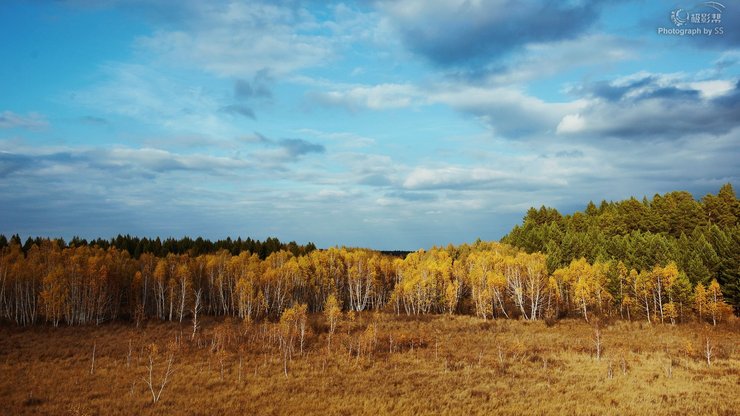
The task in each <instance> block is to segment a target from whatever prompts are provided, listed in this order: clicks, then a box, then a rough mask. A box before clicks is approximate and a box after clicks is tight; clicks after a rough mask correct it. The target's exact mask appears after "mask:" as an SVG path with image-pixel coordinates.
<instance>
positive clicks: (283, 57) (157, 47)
mask: <svg viewBox="0 0 740 416" xmlns="http://www.w3.org/2000/svg"><path fill="white" fill-rule="evenodd" d="M196 11H197V13H193V15H192V20H191V21H190V22H189V24H188V25H187V26H186V27H185V28H182V29H180V30H160V31H158V32H155V33H154V34H152V35H150V36H144V37H141V38H139V39H138V41H137V45H138V47H139V48H140V49H141V50H142V51H144V52H148V53H152V54H153V55H154V57H155V59H156V60H158V61H160V62H163V63H166V64H168V65H172V66H175V67H195V68H198V69H203V70H206V71H208V72H210V73H212V74H215V75H218V76H227V77H252V76H254V75H255V74H256V73H257V72H259V71H261V70H269V71H270V73H273V74H277V75H282V74H286V73H290V72H293V71H295V70H297V69H300V68H306V67H311V66H317V65H324V64H325V63H326V62H327V61H328V60H329V59H330V58H331V57H332V55H333V52H332V48H333V45H332V41H331V40H330V39H329V38H328V37H327V36H321V35H318V34H310V32H311V31H312V30H313V29H315V28H316V27H317V23H316V22H315V21H314V19H313V17H312V16H311V15H310V14H309V13H308V12H307V11H305V10H303V9H295V8H293V7H290V6H285V5H281V4H280V3H274V4H273V3H266V2H265V3H263V2H250V3H241V2H228V3H225V4H223V5H213V4H210V3H203V4H202V6H198V7H197V10H196Z"/></svg>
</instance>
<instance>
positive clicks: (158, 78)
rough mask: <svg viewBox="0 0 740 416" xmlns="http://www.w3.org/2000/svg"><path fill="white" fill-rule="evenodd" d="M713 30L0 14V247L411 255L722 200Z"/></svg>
mask: <svg viewBox="0 0 740 416" xmlns="http://www.w3.org/2000/svg"><path fill="white" fill-rule="evenodd" d="M723 6H726V7H723V8H721V9H716V11H714V12H713V13H719V14H721V19H720V22H714V23H711V24H709V23H703V24H702V23H691V22H690V21H689V22H686V23H684V24H681V25H680V26H679V25H677V24H676V22H673V21H672V20H671V12H674V11H676V10H679V9H681V11H679V14H678V16H679V17H685V16H689V15H690V14H692V13H700V12H707V11H708V10H709V9H708V6H706V5H703V4H702V3H697V2H687V3H681V2H675V3H673V2H667V1H660V2H656V1H619V2H616V1H614V2H612V1H592V2H586V1H563V2H552V1H526V2H521V1H506V0H491V1H484V0H431V1H430V0H393V1H390V0H389V1H383V0H378V1H371V0H365V1H358V2H349V1H348V2H334V1H300V0H292V1H287V0H286V1H282V2H281V1H272V2H267V1H266V2H259V1H212V2H204V1H196V0H181V1H165V0H100V1H93V0H67V1H63V0H59V1H15V0H6V1H3V2H2V3H0V39H2V43H0V62H2V64H0V233H3V234H6V235H10V234H13V233H20V234H21V235H23V236H27V235H42V236H62V237H65V238H70V237H71V236H73V235H80V236H83V237H87V238H91V237H99V236H101V237H111V236H114V235H116V234H119V233H121V234H132V235H139V236H162V237H167V236H174V237H181V236H184V235H189V236H193V237H194V236H199V235H200V236H204V237H208V238H212V239H215V238H225V237H226V236H232V237H236V236H242V237H247V236H251V237H253V238H259V239H264V238H266V237H268V236H276V237H278V238H280V239H284V240H296V241H298V242H301V243H305V242H308V241H313V242H315V243H316V244H317V245H318V246H320V247H327V246H332V245H349V246H365V247H372V248H377V249H416V248H419V247H430V246H432V245H445V244H447V243H455V244H457V243H462V242H470V241H473V240H475V239H476V238H482V239H484V240H492V239H498V238H500V237H501V236H502V235H503V234H505V233H506V232H507V231H508V230H509V229H510V228H511V227H512V226H513V225H514V224H516V223H518V222H519V221H520V220H521V218H522V216H523V215H524V213H525V211H526V209H527V208H528V207H530V206H540V205H542V204H544V205H548V206H554V207H557V208H558V209H560V210H562V211H564V212H572V211H573V210H575V209H582V208H583V207H584V206H585V204H586V203H587V202H588V201H589V200H594V201H600V200H601V199H607V200H618V199H623V198H626V197H629V196H631V195H636V196H638V197H641V196H643V195H647V196H652V195H653V194H655V193H663V192H668V191H672V190H688V191H690V192H692V193H693V194H694V195H695V196H697V197H701V196H702V195H705V194H706V193H709V192H713V193H716V192H717V190H718V189H719V187H720V186H721V185H722V184H724V183H727V182H730V183H732V184H733V185H734V186H736V187H737V186H738V182H739V181H738V177H739V174H740V168H739V166H740V164H739V163H738V162H737V161H738V160H740V83H739V79H740V48H739V47H740V31H738V29H737V28H739V27H740V24H739V21H740V4H737V3H735V2H731V3H730V2H727V3H725V4H723ZM710 11H711V10H710ZM661 27H663V28H667V29H673V30H676V29H687V28H697V29H700V30H705V29H706V30H709V31H710V32H719V30H717V28H722V30H721V32H722V33H721V34H720V33H712V35H711V36H708V35H704V34H703V32H702V35H696V36H691V35H684V36H680V35H665V34H658V28H661Z"/></svg>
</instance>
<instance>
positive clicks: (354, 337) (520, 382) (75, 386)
mask: <svg viewBox="0 0 740 416" xmlns="http://www.w3.org/2000/svg"><path fill="white" fill-rule="evenodd" d="M280 331H281V328H280V324H278V323H259V324H257V323H255V324H250V323H246V324H245V323H243V322H242V321H240V320H230V319H226V320H223V319H214V318H205V319H203V320H202V323H201V324H200V328H199V329H198V331H197V333H196V334H195V336H193V328H192V325H190V324H186V322H183V323H182V324H179V323H160V322H158V321H148V322H143V323H142V325H141V326H140V327H138V328H137V327H136V326H135V325H133V324H124V323H110V324H104V325H99V326H83V327H64V326H62V327H58V328H53V327H51V326H34V327H29V328H20V327H16V326H12V325H7V324H4V325H2V326H0V374H1V375H2V376H0V412H2V413H3V414H7V415H24V414H58V415H64V414H68V415H131V414H141V415H156V414H176V415H179V414H182V415H219V414H223V415H228V414H266V415H271V414H328V415H345V414H351V415H357V414H368V415H375V414H409V415H410V414H504V415H506V414H512V415H513V414H516V415H520V414H571V415H573V414H574V415H592V414H593V415H596V414H599V415H617V414H619V415H630V414H635V415H637V414H652V415H663V414H666V415H668V414H716V415H733V414H738V413H740V395H738V391H740V323H738V320H737V319H734V318H733V319H732V320H730V322H726V323H722V324H720V325H717V326H707V325H703V324H699V323H685V324H680V325H670V324H652V325H651V324H648V323H647V322H646V321H642V322H627V321H612V322H609V321H601V322H594V321H593V320H592V322H591V323H586V322H584V321H583V320H573V319H565V320H560V321H547V322H545V321H543V320H538V321H520V320H487V321H484V320H482V319H480V318H475V317H471V316H459V315H427V316H411V317H409V316H405V315H400V316H399V315H395V314H391V313H377V312H369V313H363V314H359V315H354V314H352V315H343V316H342V319H341V320H340V321H339V323H338V325H337V327H336V331H335V332H334V333H333V335H332V336H331V340H330V339H329V338H330V335H329V326H328V323H327V322H326V321H325V320H324V316H322V315H309V318H308V322H307V328H306V332H305V336H304V337H303V342H302V344H303V345H302V347H301V338H300V337H299V335H298V334H297V333H296V334H295V337H291V339H290V342H289V343H287V342H285V339H284V338H282V337H281V336H280ZM301 348H302V351H301ZM707 356H709V358H707ZM170 359H171V361H168V360H170ZM168 364H170V365H169V375H168V377H167V380H166V383H165V384H164V387H162V381H163V377H164V376H165V375H166V374H167V373H168ZM150 365H151V379H150V378H149V375H150ZM147 381H151V383H152V387H151V388H150V386H149V385H148V384H147ZM160 390H161V393H160ZM158 394H159V397H158V400H157V401H156V402H155V401H154V398H155V397H156V396H157V395H158Z"/></svg>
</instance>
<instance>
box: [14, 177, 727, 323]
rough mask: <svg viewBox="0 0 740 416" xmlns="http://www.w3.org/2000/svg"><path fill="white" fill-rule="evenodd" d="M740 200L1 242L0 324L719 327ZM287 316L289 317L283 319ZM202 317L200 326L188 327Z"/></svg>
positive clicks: (660, 199) (673, 200)
mask: <svg viewBox="0 0 740 416" xmlns="http://www.w3.org/2000/svg"><path fill="white" fill-rule="evenodd" d="M738 218H740V202H738V200H737V197H736V195H735V192H734V190H733V188H732V186H731V185H729V184H727V185H724V186H723V187H722V188H721V189H720V191H719V193H718V194H717V195H711V194H710V195H707V196H705V197H703V198H702V199H701V200H700V201H697V200H694V198H693V197H692V196H691V194H689V193H688V192H671V193H668V194H665V195H655V196H654V197H653V198H652V200H648V199H647V198H644V199H643V200H642V201H638V200H636V199H634V198H632V199H629V200H626V201H621V202H602V203H601V204H600V206H599V207H596V206H595V205H594V204H593V203H590V204H589V205H588V206H587V207H586V210H585V211H584V212H576V213H574V214H572V215H566V216H563V215H561V214H560V213H559V212H558V211H557V210H555V209H553V208H546V207H542V208H540V209H534V208H532V209H530V210H529V211H528V212H527V214H526V216H525V217H524V222H523V224H522V225H521V226H516V227H514V229H513V230H512V231H511V232H510V233H509V234H508V235H507V236H505V237H504V238H503V239H502V242H500V243H497V242H483V241H476V242H475V243H474V244H463V245H460V246H452V245H449V246H447V247H444V248H442V247H440V248H438V247H434V248H432V249H430V250H419V251H416V252H412V253H406V252H385V253H384V252H379V251H373V250H368V249H359V248H344V247H343V248H336V247H335V248H329V249H326V250H318V249H316V248H315V246H314V245H313V244H311V243H309V244H307V245H305V246H300V245H298V244H296V243H294V242H291V243H287V244H283V243H281V242H280V241H279V240H277V239H267V240H266V241H265V242H259V241H256V240H251V239H247V240H241V239H237V240H230V239H227V240H220V241H217V242H215V243H212V242H210V241H208V240H203V239H200V238H199V239H196V240H192V239H190V238H183V239H181V240H175V239H167V240H165V241H164V242H161V241H160V240H159V239H155V240H150V239H139V238H136V237H130V236H125V237H124V236H119V237H117V238H115V239H112V240H95V241H92V242H87V241H84V240H81V239H73V240H72V241H70V243H69V244H66V243H65V242H64V241H62V240H52V239H45V238H36V239H30V238H29V239H28V240H26V242H25V243H24V244H21V239H20V237H19V236H17V235H15V236H13V237H11V238H10V240H8V239H6V238H5V237H0V318H2V319H4V320H7V321H11V322H15V323H16V324H18V325H32V324H37V323H49V324H52V325H54V326H57V325H59V324H62V323H64V324H68V325H80V324H99V323H102V322H106V321H111V320H130V321H131V322H134V323H135V324H136V325H137V326H138V325H140V324H141V323H142V322H143V321H145V320H148V319H155V320H162V321H179V322H183V320H186V319H189V318H191V317H193V318H194V317H196V316H197V315H198V314H199V313H205V314H208V315H213V316H231V317H235V318H240V319H246V320H264V319H269V320H277V319H280V318H281V316H283V314H284V313H286V311H287V313H294V312H295V310H296V308H298V309H301V308H306V310H308V311H311V312H321V311H324V310H326V309H327V307H328V308H330V309H332V310H334V309H336V308H337V307H339V308H341V309H342V310H344V311H353V312H360V311H365V310H387V311H389V312H391V311H392V312H395V313H405V314H409V315H419V314H440V313H449V314H453V313H457V314H472V315H476V316H478V317H480V318H482V319H484V320H486V319H497V318H520V319H525V320H536V319H546V320H555V319H558V318H562V317H569V316H573V317H581V318H583V319H585V320H586V321H589V320H590V319H593V318H594V317H599V318H605V319H613V318H621V319H628V320H634V319H644V320H647V321H648V322H662V323H677V322H683V321H687V320H700V321H706V322H711V323H713V324H717V323H719V322H722V321H724V320H727V319H732V318H731V316H732V307H734V308H735V311H736V312H738V311H740V250H739V249H738V247H740V231H739V227H738ZM291 311H293V312H291ZM193 320H194V321H195V319H193Z"/></svg>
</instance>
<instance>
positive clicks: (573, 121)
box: [556, 114, 586, 134]
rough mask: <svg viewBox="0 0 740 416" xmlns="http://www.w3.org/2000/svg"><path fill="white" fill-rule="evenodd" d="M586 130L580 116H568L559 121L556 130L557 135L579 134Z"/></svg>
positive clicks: (584, 122)
mask: <svg viewBox="0 0 740 416" xmlns="http://www.w3.org/2000/svg"><path fill="white" fill-rule="evenodd" d="M585 129H586V121H585V120H584V119H583V118H582V117H581V115H580V114H568V115H566V116H565V117H563V119H562V120H560V123H558V127H557V129H556V132H557V134H563V133H579V132H581V131H583V130H585Z"/></svg>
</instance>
